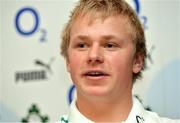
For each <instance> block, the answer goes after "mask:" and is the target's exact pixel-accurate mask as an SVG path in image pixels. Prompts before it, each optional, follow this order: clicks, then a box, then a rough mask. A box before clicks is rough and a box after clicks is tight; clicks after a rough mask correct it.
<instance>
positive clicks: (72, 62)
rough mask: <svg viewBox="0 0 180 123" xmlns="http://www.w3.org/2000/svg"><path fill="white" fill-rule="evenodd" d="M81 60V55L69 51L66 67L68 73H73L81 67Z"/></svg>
mask: <svg viewBox="0 0 180 123" xmlns="http://www.w3.org/2000/svg"><path fill="white" fill-rule="evenodd" d="M82 61H83V57H82V55H80V54H79V53H76V52H73V51H71V52H70V53H69V60H68V63H67V68H68V71H69V72H70V73H75V72H76V71H78V70H79V69H80V68H81V64H82Z"/></svg>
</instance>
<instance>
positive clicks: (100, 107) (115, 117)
mask: <svg viewBox="0 0 180 123" xmlns="http://www.w3.org/2000/svg"><path fill="white" fill-rule="evenodd" d="M77 108H78V110H79V111H80V112H81V113H82V114H83V115H84V116H86V117H87V118H88V119H90V120H92V121H95V122H122V121H125V120H126V119H127V117H128V115H129V113H130V111H131V108H132V94H131V93H129V94H126V95H123V96H121V97H118V98H115V99H112V98H111V99H110V98H108V99H86V98H84V99H82V98H81V99H80V100H79V99H78V98H77Z"/></svg>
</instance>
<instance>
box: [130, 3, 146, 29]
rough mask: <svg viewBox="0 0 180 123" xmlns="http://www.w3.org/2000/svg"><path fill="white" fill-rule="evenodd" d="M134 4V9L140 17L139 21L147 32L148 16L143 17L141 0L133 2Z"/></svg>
mask: <svg viewBox="0 0 180 123" xmlns="http://www.w3.org/2000/svg"><path fill="white" fill-rule="evenodd" d="M133 3H134V7H135V8H134V9H135V11H136V13H137V15H138V16H139V19H140V21H141V22H142V25H143V27H144V29H145V30H146V29H147V28H148V27H147V21H148V19H147V17H146V16H142V15H141V3H140V0H133Z"/></svg>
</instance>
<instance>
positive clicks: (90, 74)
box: [87, 72, 103, 76]
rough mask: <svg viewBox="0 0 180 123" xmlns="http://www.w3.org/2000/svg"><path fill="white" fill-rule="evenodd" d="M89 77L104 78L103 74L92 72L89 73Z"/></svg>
mask: <svg viewBox="0 0 180 123" xmlns="http://www.w3.org/2000/svg"><path fill="white" fill-rule="evenodd" d="M87 75H88V76H102V75H103V73H101V72H90V73H87Z"/></svg>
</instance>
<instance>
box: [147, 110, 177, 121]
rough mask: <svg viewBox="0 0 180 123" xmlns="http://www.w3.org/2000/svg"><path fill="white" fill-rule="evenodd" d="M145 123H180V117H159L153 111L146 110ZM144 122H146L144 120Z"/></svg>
mask: <svg viewBox="0 0 180 123" xmlns="http://www.w3.org/2000/svg"><path fill="white" fill-rule="evenodd" d="M147 114H148V115H147V119H148V121H147V123H152V122H153V123H180V119H179V120H178V119H176V120H175V119H169V118H165V117H161V116H159V115H158V114H157V113H155V112H150V111H147ZM145 123H146V122H145Z"/></svg>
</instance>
